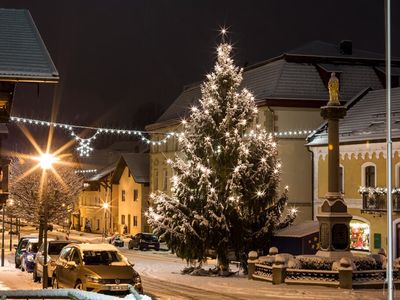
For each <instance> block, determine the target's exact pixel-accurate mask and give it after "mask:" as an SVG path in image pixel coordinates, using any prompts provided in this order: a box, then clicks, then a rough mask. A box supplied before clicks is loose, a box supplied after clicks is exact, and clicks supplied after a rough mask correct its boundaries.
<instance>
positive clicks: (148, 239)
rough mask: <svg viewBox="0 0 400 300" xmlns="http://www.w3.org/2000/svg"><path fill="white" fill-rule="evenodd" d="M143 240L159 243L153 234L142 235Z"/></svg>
mask: <svg viewBox="0 0 400 300" xmlns="http://www.w3.org/2000/svg"><path fill="white" fill-rule="evenodd" d="M142 239H143V240H145V241H148V242H157V241H158V238H157V237H156V236H155V235H152V234H142Z"/></svg>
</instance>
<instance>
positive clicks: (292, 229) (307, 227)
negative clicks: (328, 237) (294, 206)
mask: <svg viewBox="0 0 400 300" xmlns="http://www.w3.org/2000/svg"><path fill="white" fill-rule="evenodd" d="M318 230H319V223H318V221H305V222H302V223H300V224H297V225H292V226H289V227H286V228H284V229H281V230H278V231H277V232H276V233H275V234H274V236H278V237H303V236H307V235H310V234H313V233H315V232H318Z"/></svg>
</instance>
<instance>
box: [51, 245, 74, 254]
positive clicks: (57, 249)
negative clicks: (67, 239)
mask: <svg viewBox="0 0 400 300" xmlns="http://www.w3.org/2000/svg"><path fill="white" fill-rule="evenodd" d="M68 244H69V243H54V244H49V255H59V254H60V252H61V250H62V248H64V247H65V246H67V245H68Z"/></svg>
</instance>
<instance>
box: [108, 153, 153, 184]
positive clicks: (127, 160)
mask: <svg viewBox="0 0 400 300" xmlns="http://www.w3.org/2000/svg"><path fill="white" fill-rule="evenodd" d="M125 167H127V168H128V169H129V171H130V173H131V174H132V177H133V179H134V180H135V182H137V183H148V182H149V168H150V156H149V154H147V153H124V154H121V157H120V159H119V160H118V163H117V165H116V168H115V171H114V174H113V177H112V179H111V181H112V183H114V184H118V183H119V180H120V178H121V176H122V173H123V172H124V169H125Z"/></svg>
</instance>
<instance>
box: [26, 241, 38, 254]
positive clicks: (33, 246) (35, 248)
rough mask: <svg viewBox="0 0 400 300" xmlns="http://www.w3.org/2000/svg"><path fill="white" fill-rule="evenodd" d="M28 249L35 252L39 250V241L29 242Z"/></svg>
mask: <svg viewBox="0 0 400 300" xmlns="http://www.w3.org/2000/svg"><path fill="white" fill-rule="evenodd" d="M28 251H29V252H34V253H36V252H38V243H29V245H28Z"/></svg>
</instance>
